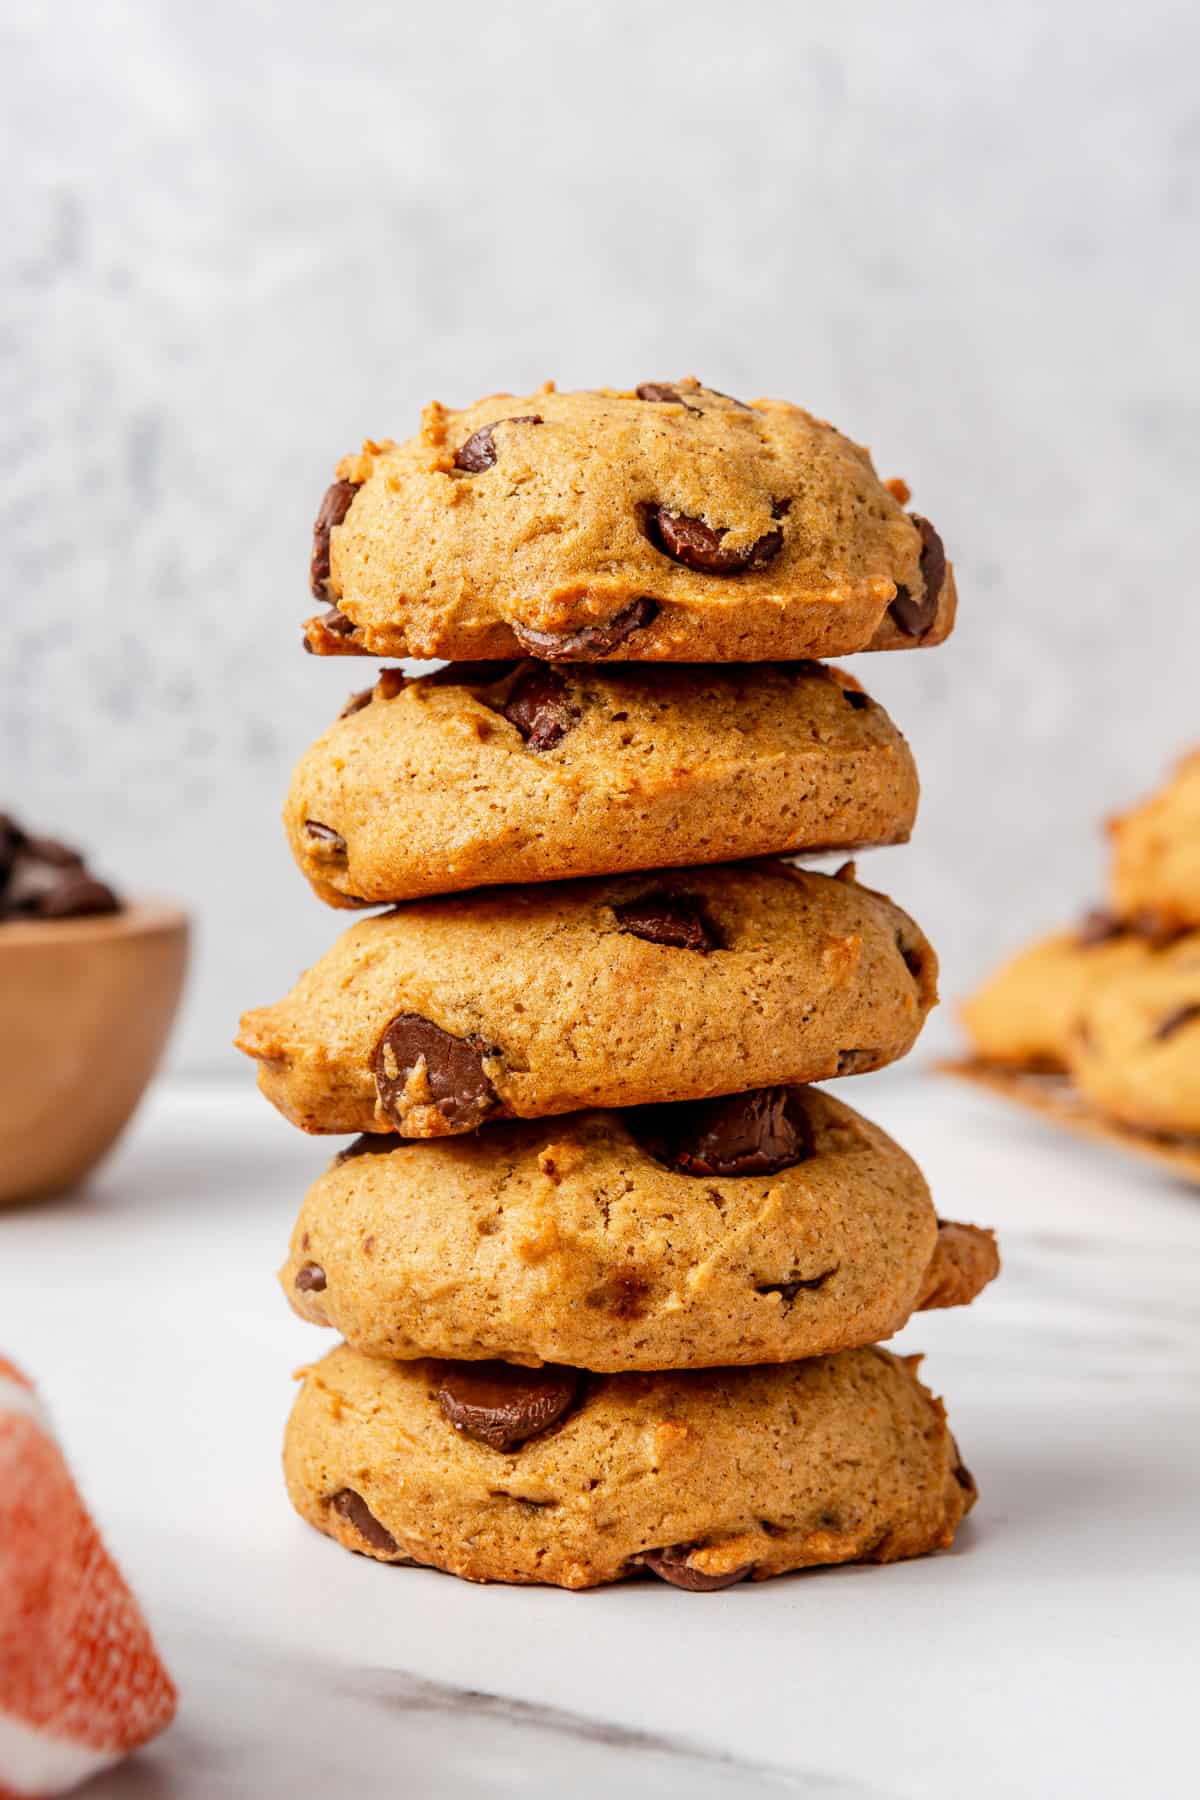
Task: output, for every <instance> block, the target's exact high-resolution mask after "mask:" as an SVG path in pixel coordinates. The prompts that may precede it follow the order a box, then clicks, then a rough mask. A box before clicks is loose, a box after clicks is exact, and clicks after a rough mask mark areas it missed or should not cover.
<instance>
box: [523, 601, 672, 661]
mask: <svg viewBox="0 0 1200 1800" xmlns="http://www.w3.org/2000/svg"><path fill="white" fill-rule="evenodd" d="M657 617H658V602H657V600H649V599H647V598H646V597H645V595H643V596H641V598H639V599H637V600H632V601H631V602H630V603H629V605H628V606H626V607H623V608H622V610H621V611H620V612H619V613H616V614H614V616H613V617H612V618H611V619H607V620H605V622H604V624H603V625H584V626H582V627H581V628H580V629H579V630H578V631H571V632H560V631H534V630H532V629H531V628H530V627H529V626H528V625H518V624H517V623H516V622H515V621H514V623H513V627H512V633H513V636H514V637H515V638H516V640H517V642H518V643H519V644H520V646H521V648H522V650H524V651H526V652H527V653H528V655H530V656H536V657H539V658H542V659H543V660H544V661H546V662H597V661H599V659H600V658H601V657H603V656H608V655H609V654H610V652H611V651H613V650H615V649H616V647H617V645H618V644H623V643H624V642H625V639H626V638H627V637H632V635H633V633H634V632H635V631H643V630H644V629H645V627H646V626H647V625H650V624H652V623H653V621H654V620H655V619H656V618H657Z"/></svg>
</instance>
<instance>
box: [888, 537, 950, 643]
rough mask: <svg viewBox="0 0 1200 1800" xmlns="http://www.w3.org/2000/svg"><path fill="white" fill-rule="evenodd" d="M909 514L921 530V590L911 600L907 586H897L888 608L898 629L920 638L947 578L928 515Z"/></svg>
mask: <svg viewBox="0 0 1200 1800" xmlns="http://www.w3.org/2000/svg"><path fill="white" fill-rule="evenodd" d="M909 517H910V518H911V519H912V522H913V524H914V525H915V526H916V528H917V530H918V531H919V532H920V534H921V581H922V584H923V592H922V595H921V598H920V599H919V600H914V599H913V597H912V595H911V594H910V593H909V591H908V589H907V588H906V587H898V588H897V589H896V597H895V599H894V600H893V601H892V603H891V605H890V606H889V607H888V611H889V612H890V613H891V615H892V618H893V619H894V620H895V621H896V623H897V625H898V626H899V627H900V629H901V631H903V632H904V633H905V634H906V635H907V636H908V637H914V638H919V637H921V636H923V634H924V633H925V632H927V631H928V630H929V627H930V626H931V625H932V624H933V621H934V620H935V619H936V617H937V608H938V599H939V597H940V595H941V592H942V584H943V583H944V581H945V579H946V551H945V547H944V545H943V544H942V540H941V538H940V537H939V536H938V534H937V532H936V531H935V530H934V528H933V526H932V525H931V524H930V523H929V520H928V519H923V518H922V517H921V515H920V514H919V513H910V514H909Z"/></svg>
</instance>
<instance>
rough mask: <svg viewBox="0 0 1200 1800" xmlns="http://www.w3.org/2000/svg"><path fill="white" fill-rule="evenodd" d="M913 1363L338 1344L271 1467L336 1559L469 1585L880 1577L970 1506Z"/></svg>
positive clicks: (945, 1532) (968, 1484) (845, 1357)
mask: <svg viewBox="0 0 1200 1800" xmlns="http://www.w3.org/2000/svg"><path fill="white" fill-rule="evenodd" d="M918 1361H919V1358H916V1357H898V1356H893V1355H892V1354H891V1353H890V1352H889V1351H886V1350H881V1349H878V1348H876V1347H874V1346H872V1347H871V1348H868V1349H862V1350H844V1351H841V1352H840V1353H839V1354H837V1355H835V1356H822V1357H814V1358H812V1359H810V1360H808V1361H805V1362H796V1363H782V1364H777V1365H774V1366H768V1367H761V1366H760V1367H754V1368H744V1369H703V1370H691V1371H684V1372H676V1373H672V1374H654V1375H648V1374H627V1375H626V1374H622V1375H589V1374H585V1373H583V1372H581V1371H578V1370H573V1369H564V1368H561V1367H553V1366H548V1367H545V1368H542V1369H537V1370H530V1369H517V1368H514V1367H512V1366H510V1365H508V1364H505V1363H469V1364H466V1363H446V1362H440V1363H439V1362H430V1361H424V1362H408V1363H399V1362H385V1361H381V1360H378V1359H376V1358H373V1357H368V1356H364V1355H363V1354H362V1353H361V1352H360V1351H357V1350H351V1349H349V1348H348V1347H347V1346H346V1345H341V1346H340V1347H339V1348H338V1349H336V1350H334V1351H332V1352H331V1353H330V1354H329V1355H328V1356H326V1357H325V1358H323V1360H322V1361H321V1362H319V1363H316V1364H314V1365H313V1366H312V1367H311V1368H308V1369H305V1370H304V1371H303V1372H302V1378H303V1386H302V1388H301V1390H300V1394H299V1396H298V1397H297V1400H296V1404H295V1406H294V1407H293V1409H292V1416H291V1419H290V1420H289V1422H288V1428H287V1436H286V1442H285V1446H284V1472H285V1475H286V1478H287V1485H288V1492H289V1494H290V1495H291V1499H292V1503H293V1505H294V1506H295V1507H296V1510H297V1511H298V1512H299V1513H300V1514H301V1516H302V1517H303V1518H305V1519H307V1520H308V1521H309V1523H310V1524H312V1525H315V1526H316V1527H317V1529H318V1531H323V1532H325V1533H326V1535H327V1536H329V1537H333V1538H336V1539H337V1540H338V1542H339V1543H341V1544H344V1545H345V1546H346V1548H347V1549H350V1550H358V1551H361V1552H362V1553H363V1554H365V1555H367V1556H374V1557H377V1558H379V1559H380V1560H382V1561H385V1562H414V1563H420V1564H426V1565H429V1566H432V1567H434V1568H439V1569H445V1570H447V1571H448V1572H449V1573H451V1574H454V1575H460V1576H463V1577H464V1578H465V1579H467V1580H469V1581H510V1582H542V1583H547V1584H550V1585H553V1586H557V1587H567V1588H586V1587H595V1586H598V1585H600V1584H601V1583H603V1582H609V1581H619V1580H620V1579H621V1578H622V1577H623V1576H627V1575H635V1574H638V1573H640V1572H646V1571H648V1572H650V1573H652V1574H655V1575H658V1576H659V1577H661V1578H662V1579H663V1580H665V1581H669V1582H671V1583H672V1584H673V1585H675V1586H676V1587H683V1588H688V1589H690V1590H692V1591H706V1590H711V1589H714V1588H720V1587H728V1586H730V1585H731V1584H732V1583H734V1582H735V1581H741V1580H744V1579H747V1578H750V1579H753V1580H763V1579H764V1578H765V1577H767V1576H769V1575H782V1574H785V1573H786V1572H787V1571H789V1570H791V1569H802V1568H809V1567H812V1566H814V1565H817V1564H822V1563H842V1562H894V1561H897V1560H899V1559H900V1558H902V1557H908V1556H920V1555H923V1554H924V1553H925V1552H927V1551H930V1550H939V1549H946V1548H948V1547H949V1545H950V1544H951V1543H952V1542H953V1540H954V1533H955V1531H956V1529H957V1527H958V1525H959V1522H960V1521H961V1519H962V1518H963V1516H964V1514H965V1513H966V1512H968V1511H969V1509H970V1507H971V1506H972V1505H973V1503H974V1500H975V1486H974V1483H973V1481H972V1479H971V1476H970V1474H969V1473H968V1471H967V1470H966V1469H965V1468H964V1467H963V1465H962V1463H961V1462H960V1460H959V1456H958V1451H957V1448H956V1446H955V1443H954V1439H953V1438H952V1437H951V1435H950V1432H949V1429H948V1428H947V1425H946V1417H945V1411H944V1409H943V1407H942V1403H941V1401H940V1400H938V1399H936V1398H935V1397H934V1396H933V1395H932V1394H930V1393H929V1392H928V1390H927V1389H926V1388H925V1387H923V1386H922V1384H921V1382H920V1381H919V1380H918V1379H917V1375H916V1366H917V1363H918Z"/></svg>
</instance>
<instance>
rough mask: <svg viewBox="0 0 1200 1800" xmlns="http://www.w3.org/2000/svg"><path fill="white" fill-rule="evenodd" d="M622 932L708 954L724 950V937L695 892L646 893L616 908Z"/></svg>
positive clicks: (669, 945)
mask: <svg viewBox="0 0 1200 1800" xmlns="http://www.w3.org/2000/svg"><path fill="white" fill-rule="evenodd" d="M613 912H614V913H615V914H616V916H617V921H618V923H619V925H620V928H621V930H622V931H623V932H626V933H628V935H629V936H630V937H639V938H645V939H646V940H647V942H648V943H651V944H663V945H665V946H666V947H667V948H669V949H672V950H698V951H699V952H700V954H701V955H702V956H706V955H707V954H708V952H709V951H710V950H719V949H721V940H720V938H719V937H718V936H717V932H716V929H715V927H714V926H713V924H712V922H711V920H710V919H708V917H707V916H706V914H705V911H704V902H703V901H702V900H699V899H697V898H696V897H695V896H694V895H692V894H665V893H656V894H643V895H641V896H640V898H638V899H637V900H625V901H622V903H621V904H620V905H619V906H614V907H613Z"/></svg>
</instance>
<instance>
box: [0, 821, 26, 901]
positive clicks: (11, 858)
mask: <svg viewBox="0 0 1200 1800" xmlns="http://www.w3.org/2000/svg"><path fill="white" fill-rule="evenodd" d="M28 842H29V839H28V838H27V837H26V836H25V833H24V832H23V831H22V830H21V827H20V826H19V825H18V824H17V821H16V820H15V819H14V818H11V817H10V816H9V814H8V813H0V889H3V887H4V884H5V882H6V881H7V880H8V877H9V875H10V874H11V872H12V866H13V864H14V862H15V861H16V860H17V854H18V852H19V851H21V850H23V849H24V848H25V845H26V844H27V843H28Z"/></svg>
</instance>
